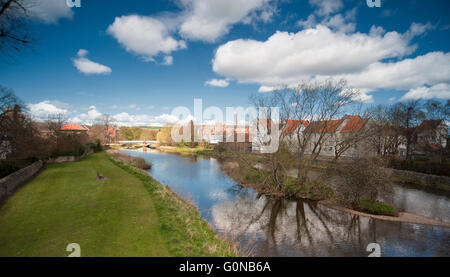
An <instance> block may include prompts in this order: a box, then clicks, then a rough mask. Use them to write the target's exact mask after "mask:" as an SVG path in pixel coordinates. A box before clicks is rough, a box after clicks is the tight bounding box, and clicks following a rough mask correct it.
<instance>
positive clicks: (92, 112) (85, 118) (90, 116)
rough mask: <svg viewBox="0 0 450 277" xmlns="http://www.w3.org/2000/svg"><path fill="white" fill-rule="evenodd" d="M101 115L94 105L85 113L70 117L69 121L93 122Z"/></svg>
mask: <svg viewBox="0 0 450 277" xmlns="http://www.w3.org/2000/svg"><path fill="white" fill-rule="evenodd" d="M101 116H102V113H101V112H100V111H99V110H98V109H97V107H96V106H90V107H89V110H88V112H87V113H82V114H79V115H77V116H75V117H73V118H71V119H70V121H71V122H75V123H82V124H93V123H95V121H97V120H98V119H99V118H100V117H101Z"/></svg>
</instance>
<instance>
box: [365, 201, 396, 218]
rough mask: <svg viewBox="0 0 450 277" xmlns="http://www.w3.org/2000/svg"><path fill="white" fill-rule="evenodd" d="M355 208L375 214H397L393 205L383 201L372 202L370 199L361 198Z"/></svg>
mask: <svg viewBox="0 0 450 277" xmlns="http://www.w3.org/2000/svg"><path fill="white" fill-rule="evenodd" d="M357 210H361V211H363V212H368V213H371V214H377V215H389V216H397V215H398V213H397V211H396V210H395V209H394V207H392V206H390V205H388V204H386V203H384V202H373V201H370V200H362V201H360V202H359V204H358V207H357Z"/></svg>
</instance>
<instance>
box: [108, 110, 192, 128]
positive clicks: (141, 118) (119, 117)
mask: <svg viewBox="0 0 450 277" xmlns="http://www.w3.org/2000/svg"><path fill="white" fill-rule="evenodd" d="M113 118H114V120H115V122H116V123H117V125H119V126H150V125H151V126H164V125H165V124H173V123H177V122H181V123H186V122H187V121H189V120H190V119H192V118H193V117H192V116H189V117H187V118H185V119H183V120H180V119H179V118H177V117H176V116H174V115H172V114H167V113H165V114H161V115H158V116H151V115H147V114H134V115H133V114H129V113H126V112H122V113H118V114H115V115H113Z"/></svg>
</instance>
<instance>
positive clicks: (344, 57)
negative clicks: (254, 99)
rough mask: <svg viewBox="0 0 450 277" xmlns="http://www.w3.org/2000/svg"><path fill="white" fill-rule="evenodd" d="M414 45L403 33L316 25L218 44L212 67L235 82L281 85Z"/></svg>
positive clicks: (350, 68) (351, 68)
mask: <svg viewBox="0 0 450 277" xmlns="http://www.w3.org/2000/svg"><path fill="white" fill-rule="evenodd" d="M414 49H415V47H414V46H410V45H409V41H408V40H406V39H405V38H404V36H403V35H402V34H399V33H397V32H389V33H386V34H384V36H381V35H372V34H370V35H368V34H362V33H354V34H344V33H336V32H333V31H332V30H330V29H329V28H328V27H326V26H323V25H318V26H316V28H310V29H306V30H302V31H299V32H297V33H288V32H280V31H278V32H276V33H275V34H273V35H272V36H271V37H269V38H268V39H267V40H266V41H263V42H261V41H256V40H244V39H239V40H234V41H230V42H228V43H226V44H224V45H221V46H220V47H219V48H218V49H217V51H216V54H215V57H214V60H213V70H214V72H216V73H218V74H221V75H223V76H226V77H228V78H233V79H237V80H238V81H240V82H250V83H260V84H263V85H272V86H277V85H283V84H291V83H292V82H298V81H299V80H302V79H309V78H311V77H313V76H315V75H335V74H342V73H346V72H348V73H351V72H359V71H361V70H363V69H364V68H366V67H367V66H369V65H370V64H372V63H374V62H377V61H379V60H382V59H386V58H394V57H403V56H404V55H407V54H410V53H411V52H413V51H414Z"/></svg>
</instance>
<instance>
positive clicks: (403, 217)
mask: <svg viewBox="0 0 450 277" xmlns="http://www.w3.org/2000/svg"><path fill="white" fill-rule="evenodd" d="M319 204H321V205H324V206H326V207H328V208H331V209H334V210H338V211H343V212H346V213H349V214H353V215H359V216H365V217H370V218H374V219H379V220H385V221H393V222H405V223H415V224H424V225H432V226H441V227H447V228H450V224H449V223H445V222H442V221H437V220H434V219H432V218H428V217H424V216H420V215H417V214H412V213H406V212H399V213H398V216H395V217H394V216H386V215H374V214H369V213H364V212H360V211H355V210H353V209H349V208H346V207H344V206H340V205H337V204H333V203H332V202H329V201H319Z"/></svg>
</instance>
